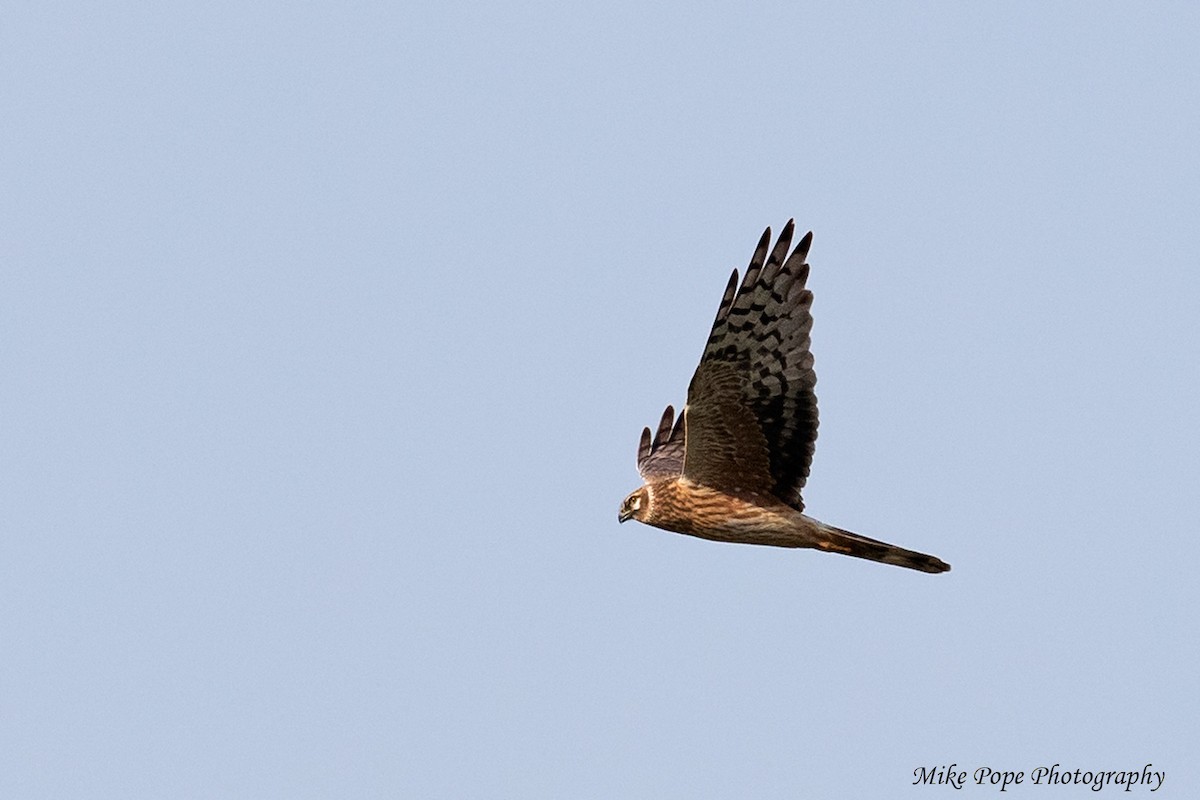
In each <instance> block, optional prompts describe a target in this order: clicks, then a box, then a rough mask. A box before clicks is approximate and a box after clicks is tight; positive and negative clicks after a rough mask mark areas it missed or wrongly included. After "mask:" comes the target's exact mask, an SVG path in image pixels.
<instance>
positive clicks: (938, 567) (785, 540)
mask: <svg viewBox="0 0 1200 800" xmlns="http://www.w3.org/2000/svg"><path fill="white" fill-rule="evenodd" d="M793 229H794V225H793V221H792V220H789V221H788V224H787V225H785V226H784V228H783V232H782V233H781V234H780V235H779V241H777V242H776V243H775V247H774V249H772V250H771V252H770V256H769V257H768V255H767V250H768V248H770V245H771V229H770V228H767V230H766V232H764V233H763V235H762V239H760V240H759V242H758V248H757V249H756V250H755V251H754V257H753V258H752V259H751V260H750V266H749V267H747V268H746V276H745V278H744V279H743V280H742V282H741V284H740V285H739V284H738V273H737V270H736V269H735V270H734V271H733V276H732V277H731V278H730V279H729V285H728V286H727V287H726V289H725V296H724V297H723V298H721V307H720V308H719V309H718V311H717V319H716V322H714V323H713V329H712V333H710V334H709V336H708V344H707V345H705V347H704V354H703V355H702V356H701V358H700V366H698V367H697V368H696V373H695V374H694V375H693V376H692V382H691V384H690V385H689V386H688V395H687V405H686V406H684V408H683V412H682V413H681V414H680V415H679V419H678V420H677V421H676V420H675V411H674V409H673V408H672V407H671V406H667V410H666V411H665V412H664V413H663V416H662V420H661V421H660V422H659V424H658V431H657V432H656V433H655V434H653V435H651V433H650V429H649V428H646V429H645V430H644V431H642V441H641V444H640V445H639V447H638V457H637V465H638V471H639V472H640V473H641V474H642V480H643V481H644V485H643V486H642V487H641V488H640V489H638V490H637V491H636V492H634V493H633V494H631V495H629V496H628V497H626V498H625V502H624V503H622V504H621V512H620V515H619V519H620V521H621V522H625V521H626V520H629V519H636V520H637V521H638V522H644V523H646V524H647V525H653V526H655V527H657V528H664V529H666V530H668V531H675V532H677V533H686V534H688V535H690V536H699V537H700V538H702V539H712V540H714V541H718V542H744V543H746V544H765V545H773V546H775V547H815V548H818V549H820V550H825V551H827V552H830V553H842V554H843V555H848V556H855V557H856V558H866V559H870V560H871V561H881V562H883V563H884V564H895V565H896V566H900V567H908V568H909V569H916V570H921V571H922V572H946V571H947V570H949V569H950V565H949V564H947V563H946V562H944V561H942V560H941V559H939V558H935V557H934V556H930V555H926V554H924V553H917V552H915V551H913V550H905V549H904V548H902V547H896V546H895V545H891V544H888V543H886V542H880V541H877V540H875V539H868V538H867V537H865V536H859V535H858V534H857V533H851V532H850V531H845V530H842V529H841V528H835V527H833V526H831V525H826V524H825V523H823V522H819V521H818V520H815V519H813V518H812V517H809V516H807V515H805V514H804V501H803V500H802V499H801V498H800V491H801V490H802V489H803V488H804V483H805V481H806V480H807V479H808V470H809V465H810V464H811V463H812V457H813V452H814V451H815V450H816V440H817V396H816V394H815V393H814V391H813V388H814V386H815V385H816V382H817V377H816V374H815V373H814V372H813V357H812V353H810V352H809V344H810V339H809V331H811V330H812V314H811V313H810V311H809V309H810V308H811V307H812V292H810V291H809V290H808V289H806V288H805V287H804V283H805V281H806V280H808V264H807V263H805V257H807V255H808V248H809V245H810V244H811V243H812V233H811V232H809V233H808V234H806V235H805V236H804V238H803V239H801V240H800V243H799V244H797V245H796V249H795V250H792V251H791V255H789V254H788V250H789V249H790V248H791V244H792V234H793Z"/></svg>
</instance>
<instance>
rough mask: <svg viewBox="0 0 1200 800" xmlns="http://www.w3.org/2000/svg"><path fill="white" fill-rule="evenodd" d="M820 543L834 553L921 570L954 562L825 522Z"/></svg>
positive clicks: (936, 569)
mask: <svg viewBox="0 0 1200 800" xmlns="http://www.w3.org/2000/svg"><path fill="white" fill-rule="evenodd" d="M817 547H819V548H820V549H822V550H825V551H827V552H830V553H841V554H842V555H847V556H854V557H855V558H865V559H868V560H870V561H880V562H882V563H884V564H895V565H896V566H897V567H908V568H909V569H915V570H920V571H921V572H934V573H937V572H949V571H950V565H949V564H947V563H946V562H945V561H942V560H941V559H940V558H938V557H937V556H931V555H927V554H925V553H918V552H917V551H915V550H905V549H904V548H903V547H897V546H896V545H894V544H888V543H887V542H881V541H879V540H877V539H868V538H867V537H866V536H859V535H858V534H857V533H851V532H850V531H844V530H842V529H841V528H835V527H833V526H832V525H825V524H823V523H822V524H821V527H820V530H819V531H818V532H817Z"/></svg>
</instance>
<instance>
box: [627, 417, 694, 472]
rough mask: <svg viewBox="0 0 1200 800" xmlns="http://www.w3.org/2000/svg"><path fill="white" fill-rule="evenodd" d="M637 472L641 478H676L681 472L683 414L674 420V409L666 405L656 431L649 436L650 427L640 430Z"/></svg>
mask: <svg viewBox="0 0 1200 800" xmlns="http://www.w3.org/2000/svg"><path fill="white" fill-rule="evenodd" d="M637 465H638V472H640V473H641V474H642V480H645V481H649V480H650V479H651V478H677V477H679V475H680V473H682V472H683V415H682V414H680V415H679V420H678V421H675V409H674V408H672V407H671V406H667V410H666V411H664V412H663V415H662V420H660V421H659V423H658V432H657V433H655V434H654V436H653V437H651V436H650V429H649V428H645V429H643V430H642V441H641V443H640V444H639V445H638V457H637Z"/></svg>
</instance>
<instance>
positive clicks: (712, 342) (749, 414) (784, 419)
mask: <svg viewBox="0 0 1200 800" xmlns="http://www.w3.org/2000/svg"><path fill="white" fill-rule="evenodd" d="M793 230H794V224H793V222H792V221H791V220H789V221H788V224H787V225H785V226H784V228H783V232H782V233H780V235H779V240H778V241H777V242H776V244H775V247H774V249H773V250H771V252H770V256H769V257H768V255H767V250H768V248H769V247H770V244H771V229H770V228H767V230H766V232H765V233H763V236H762V239H761V240H760V241H759V243H758V248H757V249H756V250H755V252H754V257H753V258H752V259H751V261H750V266H749V267H747V268H746V276H745V278H744V279H743V280H742V282H741V284H740V285H739V284H738V273H737V270H734V271H733V276H732V277H731V278H730V280H729V286H728V287H727V288H726V289H725V296H724V297H723V298H722V299H721V307H720V309H719V310H718V311H717V319H716V321H715V322H714V323H713V329H712V333H711V334H710V335H709V337H708V344H707V345H706V346H705V348H704V355H703V356H702V357H701V358H700V366H698V367H697V368H696V373H695V375H693V376H692V382H691V384H690V385H689V386H688V404H687V407H686V408H685V409H684V414H683V419H684V434H685V437H684V438H685V442H686V447H685V451H686V452H685V456H684V461H683V475H684V477H686V478H689V479H691V480H694V481H697V482H699V483H703V484H706V485H708V486H712V487H713V488H718V489H724V490H727V491H749V492H767V493H770V494H772V495H774V496H775V497H777V498H779V499H780V500H782V501H783V502H785V503H787V504H788V505H790V506H792V507H793V508H796V509H798V510H803V509H804V502H803V501H802V500H801V499H800V491H801V490H802V489H803V488H804V483H805V481H806V480H807V478H808V470H809V466H810V464H811V463H812V457H813V452H814V451H815V449H816V439H817V397H816V394H815V392H814V387H815V385H816V382H817V377H816V374H815V373H814V372H813V358H812V353H811V352H809V344H810V339H809V332H810V331H811V330H812V315H811V313H810V308H811V306H812V292H810V291H809V290H808V289H806V288H805V286H804V284H805V281H806V280H807V279H808V264H806V263H805V261H804V259H805V257H806V256H807V255H808V248H809V245H810V244H811V242H812V233H808V234H807V235H805V236H804V238H802V239H801V240H800V242H799V244H797V245H796V249H795V250H793V251H792V252H791V254H790V255H789V254H788V250H789V248H790V247H791V242H792V234H793ZM660 431H661V429H660ZM643 438H645V437H643ZM673 439H674V437H673V436H672V438H671V441H673Z"/></svg>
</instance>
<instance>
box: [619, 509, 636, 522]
mask: <svg viewBox="0 0 1200 800" xmlns="http://www.w3.org/2000/svg"><path fill="white" fill-rule="evenodd" d="M632 516H633V512H632V511H630V510H628V509H625V508H622V509H621V510H620V511H618V512H617V521H618V522H625V521H627V520H628V519H629V518H630V517H632Z"/></svg>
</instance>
